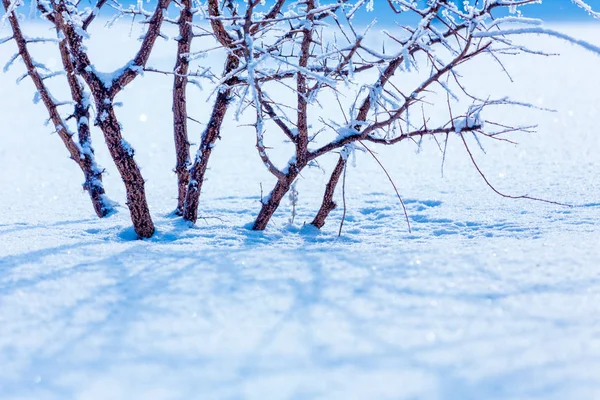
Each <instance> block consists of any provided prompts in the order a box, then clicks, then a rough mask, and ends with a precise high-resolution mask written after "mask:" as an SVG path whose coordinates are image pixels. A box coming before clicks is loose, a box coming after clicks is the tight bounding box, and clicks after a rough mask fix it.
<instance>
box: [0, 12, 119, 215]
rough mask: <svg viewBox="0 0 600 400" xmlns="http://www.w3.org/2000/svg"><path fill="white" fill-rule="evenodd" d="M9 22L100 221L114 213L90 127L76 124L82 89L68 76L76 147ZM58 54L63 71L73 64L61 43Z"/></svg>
mask: <svg viewBox="0 0 600 400" xmlns="http://www.w3.org/2000/svg"><path fill="white" fill-rule="evenodd" d="M2 3H3V6H4V9H5V10H7V11H8V8H9V7H10V2H9V1H8V0H2ZM8 20H9V23H10V25H11V28H12V31H13V38H14V40H15V42H16V44H17V47H18V52H19V55H20V57H21V59H22V60H23V63H24V64H25V67H26V68H27V72H28V74H29V77H30V78H31V80H32V81H33V84H34V85H35V88H36V89H37V91H38V93H39V95H40V99H41V100H42V103H44V106H45V107H46V109H47V110H48V114H49V116H50V120H51V121H52V123H53V125H54V127H55V128H56V132H57V134H58V136H59V137H60V138H61V140H62V141H63V143H64V145H65V147H66V148H67V150H68V151H69V154H70V156H71V159H72V160H73V161H75V162H76V163H77V164H78V165H79V167H80V168H81V170H82V172H83V175H84V176H85V183H84V184H83V188H84V189H85V190H86V191H87V192H88V194H89V196H90V199H91V200H92V205H93V207H94V211H95V212H96V215H98V217H100V218H102V217H105V216H107V215H109V214H110V213H111V212H112V211H113V209H112V205H111V202H110V200H108V198H106V196H105V191H104V186H103V184H102V171H100V170H99V169H98V167H97V166H96V163H95V159H94V151H93V149H92V145H91V139H90V135H89V126H88V125H87V124H85V126H84V124H79V121H82V122H85V120H84V119H80V118H83V117H86V116H89V113H88V110H87V108H86V107H84V106H83V89H82V87H81V86H80V85H79V82H78V81H77V78H76V77H75V76H73V75H72V74H70V73H69V70H66V72H67V79H68V80H69V86H70V87H71V94H72V97H73V101H74V102H75V104H76V106H75V112H74V116H75V118H77V124H78V134H79V135H78V136H79V146H78V145H77V144H76V143H75V141H74V140H73V136H72V133H71V132H69V129H68V127H67V124H66V123H65V121H64V120H63V119H62V117H61V116H60V114H59V112H58V109H57V105H56V103H55V102H54V100H53V98H52V96H51V95H50V92H49V91H48V88H47V87H46V85H45V83H44V80H43V78H42V77H41V75H40V74H39V73H38V71H37V68H36V66H35V62H34V61H33V59H32V57H31V54H30V53H29V50H28V49H27V40H26V39H25V37H24V36H23V32H22V31H21V27H20V25H19V21H18V20H17V17H16V14H15V13H14V12H11V13H10V14H8ZM60 50H61V56H62V57H63V65H65V68H66V67H68V66H70V67H72V64H71V63H70V61H69V60H68V58H67V63H66V64H65V58H64V57H65V55H64V51H65V50H66V44H65V43H64V41H61V42H60Z"/></svg>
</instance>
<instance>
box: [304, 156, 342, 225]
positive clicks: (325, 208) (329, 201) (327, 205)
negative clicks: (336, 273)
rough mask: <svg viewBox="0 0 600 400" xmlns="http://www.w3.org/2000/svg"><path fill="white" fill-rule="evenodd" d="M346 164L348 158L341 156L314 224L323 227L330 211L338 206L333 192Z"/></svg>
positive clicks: (326, 188)
mask: <svg viewBox="0 0 600 400" xmlns="http://www.w3.org/2000/svg"><path fill="white" fill-rule="evenodd" d="M345 166H346V160H345V159H344V158H343V157H342V156H340V158H339V159H338V162H337V164H336V165H335V168H334V169H333V172H332V173H331V176H330V177H329V182H327V185H326V186H325V194H323V202H322V203H321V208H320V209H319V212H317V215H316V216H315V219H313V221H312V222H311V224H312V225H314V226H316V227H317V228H319V229H321V228H322V227H323V225H325V220H326V219H327V217H328V216H329V213H330V212H331V211H333V210H334V209H335V208H336V206H337V205H336V204H335V202H334V201H333V194H334V193H335V187H336V186H337V184H338V182H339V180H340V177H341V176H342V172H343V171H344V167H345Z"/></svg>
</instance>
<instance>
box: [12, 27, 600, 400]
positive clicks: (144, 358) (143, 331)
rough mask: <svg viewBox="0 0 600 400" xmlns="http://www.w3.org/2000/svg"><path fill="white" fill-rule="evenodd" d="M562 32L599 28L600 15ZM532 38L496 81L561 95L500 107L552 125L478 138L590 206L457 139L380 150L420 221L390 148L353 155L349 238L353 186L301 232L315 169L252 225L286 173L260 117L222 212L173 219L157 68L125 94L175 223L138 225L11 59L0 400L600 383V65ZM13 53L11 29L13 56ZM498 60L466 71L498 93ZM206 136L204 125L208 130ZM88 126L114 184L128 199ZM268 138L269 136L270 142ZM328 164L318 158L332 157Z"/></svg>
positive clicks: (227, 163)
mask: <svg viewBox="0 0 600 400" xmlns="http://www.w3.org/2000/svg"><path fill="white" fill-rule="evenodd" d="M101 25H102V24H99V26H101ZM129 28H130V27H129V25H125V24H124V26H123V27H119V25H116V26H115V29H116V30H117V33H109V34H111V35H115V37H114V40H112V41H107V42H108V43H110V45H106V46H107V47H108V48H102V45H101V44H100V43H95V42H94V35H92V36H91V39H90V44H89V47H90V51H91V52H92V55H91V56H92V58H93V59H96V60H101V61H99V63H100V64H102V65H98V66H97V68H99V69H101V70H114V69H116V68H118V67H119V65H124V63H125V62H126V61H127V57H129V56H130V54H131V53H132V50H133V49H135V46H137V45H138V44H137V42H136V41H135V35H131V38H127V33H125V34H123V35H120V34H119V32H118V29H121V32H128V31H129ZM554 28H556V30H559V31H564V32H567V33H569V34H570V35H572V36H574V37H582V38H585V39H586V40H588V41H590V42H592V43H594V44H595V45H600V42H599V41H598V38H600V29H599V28H597V27H592V26H589V27H579V28H574V27H571V28H568V27H554ZM34 31H35V29H34ZM113 32H114V31H113ZM40 34H43V32H41V33H40ZM105 34H106V33H105ZM0 36H2V37H3V36H6V33H5V32H0ZM522 40H530V41H531V43H537V44H540V43H541V47H543V48H544V49H546V50H547V51H551V52H560V53H562V54H563V55H562V56H561V57H554V58H539V57H534V56H531V57H530V56H526V57H524V58H522V59H517V58H512V59H511V58H509V59H508V61H507V62H506V67H507V69H509V70H510V72H511V74H512V77H513V79H514V80H515V82H516V83H515V84H513V85H511V84H510V81H509V80H508V79H503V78H499V79H495V80H494V81H493V82H492V87H491V91H492V92H494V93H495V94H497V95H510V97H511V98H515V99H519V100H523V101H525V102H531V103H534V104H536V105H538V106H540V107H546V108H551V109H556V110H558V111H557V112H556V113H549V112H543V111H539V110H535V109H531V108H526V109H525V108H514V109H510V110H507V109H502V110H497V111H494V112H497V113H498V114H497V115H496V116H495V117H498V116H500V117H503V118H506V119H507V120H510V121H517V122H519V123H537V124H538V125H539V126H538V133H536V134H530V135H525V134H522V135H515V137H514V139H515V140H518V141H519V142H520V145H519V146H513V145H511V144H507V143H501V142H490V141H487V142H484V143H483V146H484V147H485V151H486V154H483V153H482V152H479V151H478V147H477V146H472V149H477V151H476V152H475V156H476V157H477V159H478V161H479V162H480V166H481V167H482V169H483V170H484V171H485V172H486V173H487V175H488V177H489V178H490V179H491V180H492V181H493V182H494V183H495V184H496V185H497V186H498V187H499V188H501V189H502V190H503V191H505V192H509V193H512V194H525V193H527V194H528V195H531V196H538V197H544V198H549V199H552V200H556V201H561V202H568V203H573V204H576V205H577V207H574V208H566V207H559V206H554V205H548V204H540V203H533V202H527V201H520V200H509V199H503V198H501V197H499V196H497V195H495V194H494V193H492V192H491V190H489V189H488V188H487V187H486V186H485V185H484V183H483V182H482V181H481V179H480V178H479V177H478V175H477V173H476V171H475V170H474V168H473V167H472V165H470V161H469V160H468V159H467V158H468V157H467V156H466V154H465V151H464V148H463V147H461V144H460V142H459V140H454V139H456V135H450V141H449V142H448V148H447V154H446V157H445V165H444V176H443V177H442V176H441V175H442V174H441V172H440V168H441V160H442V156H441V155H440V152H439V149H438V147H437V145H436V144H435V142H430V141H425V142H424V143H422V144H421V147H420V148H419V149H418V151H417V148H416V147H415V145H414V144H412V143H408V142H407V143H406V145H404V143H403V144H402V145H400V146H397V147H394V148H390V149H379V148H377V151H378V156H379V157H380V159H381V161H382V163H383V164H384V165H385V166H386V167H387V168H388V170H389V172H390V174H391V176H392V177H393V178H394V180H395V182H396V184H397V186H398V189H399V191H400V193H401V194H402V195H403V198H404V201H405V203H406V205H407V209H408V212H409V217H410V221H411V225H412V233H409V232H408V230H407V228H406V225H405V223H404V216H403V214H402V209H401V207H400V206H399V204H398V200H397V199H396V198H395V195H394V191H393V189H392V187H391V186H390V185H389V182H388V181H387V178H386V177H385V176H384V175H383V174H382V172H381V171H380V169H379V166H378V165H377V163H376V162H375V161H374V160H373V159H372V158H370V156H369V155H368V154H365V153H364V152H355V153H353V154H354V157H356V168H349V169H348V172H347V182H346V200H347V206H348V210H347V218H346V221H345V223H344V230H343V232H342V235H341V237H339V238H338V237H337V231H338V227H339V222H340V219H341V215H342V209H341V193H339V192H338V194H337V195H336V201H337V202H338V204H340V207H338V209H336V210H334V211H333V212H332V214H331V217H330V219H329V220H328V223H327V225H326V226H325V227H324V228H323V230H322V231H321V232H318V231H316V230H314V229H309V228H306V227H303V226H302V224H303V222H305V221H306V222H308V221H310V220H311V218H312V217H313V216H314V213H315V212H316V210H317V209H318V206H319V202H320V199H321V196H322V192H323V190H324V185H325V182H326V178H327V176H326V175H323V174H322V172H321V171H320V170H319V169H318V168H312V169H309V170H307V171H306V173H305V175H304V179H300V180H299V181H298V183H297V190H298V195H297V198H296V199H295V200H294V201H295V203H296V207H295V213H296V214H295V218H294V221H295V225H290V224H289V222H288V221H289V219H290V218H289V217H290V215H291V212H292V211H291V210H292V205H291V204H289V203H284V204H283V205H282V207H281V209H280V210H279V211H278V213H277V214H276V216H275V218H274V220H273V224H272V226H270V227H269V228H268V229H267V231H266V232H264V233H256V232H252V231H250V230H249V229H248V228H247V225H246V224H247V223H249V222H251V221H252V219H253V217H254V216H255V215H256V214H257V212H258V210H259V208H260V198H261V197H260V195H261V186H260V185H261V183H262V186H263V188H264V195H266V194H267V193H268V191H269V190H270V188H271V187H272V185H273V183H274V182H273V178H272V177H271V176H270V174H269V173H268V172H267V171H266V170H265V168H264V166H263V165H262V163H261V161H260V159H259V157H258V156H256V155H251V156H250V157H248V156H247V155H246V154H247V149H253V146H254V141H255V136H254V132H253V130H252V128H239V127H238V124H243V123H245V122H248V121H243V120H241V121H240V122H237V121H235V119H234V118H233V115H231V117H230V118H226V123H225V129H224V134H223V136H222V140H221V141H219V142H218V143H217V146H216V147H215V150H214V156H213V157H214V158H213V159H212V160H211V169H210V171H209V174H208V180H207V181H206V182H205V184H204V186H203V191H204V192H203V196H202V198H201V202H200V215H201V216H202V217H205V219H202V218H201V219H200V220H199V222H198V224H197V226H196V227H192V228H189V227H188V226H187V225H186V224H184V223H183V222H181V221H180V220H179V219H177V218H175V217H173V216H172V215H171V211H172V210H173V208H174V206H175V199H174V196H175V193H176V179H175V177H174V174H173V173H172V168H173V164H174V158H175V157H174V154H173V144H172V137H171V135H170V132H171V117H170V115H169V111H170V109H171V105H170V103H169V99H170V96H165V95H164V93H168V91H169V90H170V88H171V87H172V82H171V81H170V79H169V78H168V77H164V76H161V75H157V74H149V73H148V74H145V75H144V76H143V77H140V79H141V81H143V85H140V84H139V83H138V82H135V83H134V84H133V87H132V88H131V89H129V88H128V89H127V90H126V91H124V92H123V94H122V95H121V98H120V100H122V101H123V108H121V109H119V110H118V111H117V113H118V116H119V117H120V118H121V122H122V124H123V127H124V130H123V132H124V136H125V138H126V140H127V141H128V142H129V143H131V145H132V147H133V148H135V149H136V154H135V156H136V159H137V160H138V162H139V163H140V164H141V166H142V172H143V174H144V178H145V179H146V180H147V184H146V191H147V193H148V197H149V202H150V205H151V209H152V212H153V215H154V216H155V222H156V223H157V228H158V232H157V235H156V236H155V237H154V238H153V239H150V240H147V241H136V240H134V237H135V234H134V232H133V230H132V229H131V227H130V221H129V217H128V215H127V210H126V208H125V207H121V208H120V212H119V213H118V214H116V215H114V216H111V217H110V218H108V219H105V220H98V219H96V218H94V217H93V212H92V209H91V205H90V203H89V200H88V197H87V195H86V194H85V193H83V192H82V191H81V189H80V181H81V180H82V176H81V173H80V171H79V170H78V169H77V167H76V166H75V165H74V163H73V162H72V161H71V160H69V159H68V157H67V153H66V151H65V150H64V148H63V147H62V144H61V143H60V140H59V138H58V137H57V136H56V135H51V134H50V131H51V128H49V127H45V126H44V120H45V119H46V118H47V117H46V116H45V114H44V113H45V110H44V109H43V107H42V106H41V105H40V104H38V105H35V104H32V102H31V98H32V94H33V86H32V85H31V83H30V82H29V81H28V80H27V79H25V80H23V81H22V82H21V84H20V85H19V86H17V85H16V83H15V79H16V77H18V76H20V75H21V74H22V72H23V71H21V70H20V68H21V66H20V65H19V64H18V63H16V65H15V66H13V68H11V70H9V71H8V72H7V73H6V74H4V75H1V76H0V118H1V121H2V134H1V135H0V171H2V172H1V173H0V367H1V371H2V373H1V374H0V398H2V399H36V400H45V399H66V398H74V399H86V400H90V399H98V400H100V399H102V400H105V399H132V398H139V399H142V398H143V399H193V398H202V399H266V398H268V399H366V398H369V399H461V400H462V399H597V398H600V372H599V371H600V325H599V324H598V321H600V250H599V249H600V234H599V233H600V231H599V228H598V226H599V221H600V181H599V180H598V171H599V170H600V159H599V158H598V154H600V135H598V113H599V110H600V90H599V88H600V76H598V74H597V70H598V65H599V63H600V60H599V59H598V58H597V57H595V56H594V55H593V54H591V53H589V52H585V51H583V50H580V49H577V48H575V47H573V46H571V45H570V44H564V43H561V42H559V41H556V40H554V39H547V38H546V39H544V38H540V37H532V38H530V37H527V36H523V38H522ZM117 44H118V45H117ZM3 46H10V44H5V45H3ZM109 50H110V51H109ZM120 51H122V53H123V54H122V57H121V55H120V53H119V52H120ZM169 51H170V50H169V48H168V47H165V45H164V44H162V43H159V44H158V45H157V54H156V55H155V56H154V57H153V58H152V59H151V63H150V64H151V66H153V67H156V68H161V69H169V68H171V67H172V65H171V64H172V59H171V53H170V52H169ZM94 52H96V53H94ZM11 54H12V51H6V50H5V47H3V48H2V51H1V52H0V65H4V64H5V63H6V62H7V61H8V60H9V58H10V56H11ZM101 54H111V55H113V58H108V57H105V58H99V57H98V55H101ZM36 57H38V58H39V61H40V62H44V63H47V64H51V63H50V60H51V59H52V57H56V55H55V54H50V53H44V52H43V49H41V48H38V49H37V53H36ZM214 63H215V65H219V63H220V60H219V59H216V60H215V61H214ZM484 67H485V66H481V65H473V66H472V67H471V69H469V70H468V71H464V74H467V73H471V75H472V76H471V77H470V78H469V80H472V86H473V87H476V88H477V87H484V86H483V84H484V83H485V82H486V80H487V78H486V76H484V74H483V73H482V71H484V72H485V71H488V69H487V67H485V68H484ZM500 76H501V75H500ZM150 83H151V84H150ZM488 84H489V82H488ZM478 85H480V86H478ZM482 90H483V89H482ZM486 90H487V89H486ZM210 91H211V90H210V89H209V90H206V91H205V92H198V91H192V90H190V93H191V94H190V98H189V104H190V106H191V110H193V111H192V113H191V114H192V116H193V117H194V118H195V119H198V120H200V121H207V120H208V116H209V113H210V109H209V107H207V106H206V105H207V104H210V103H212V99H207V96H208V93H209V92H210ZM56 96H57V98H61V99H65V98H68V97H67V93H66V92H65V93H61V92H60V90H59V91H58V92H57V94H56ZM444 97H445V93H444ZM496 97H498V96H496ZM230 112H231V113H233V110H231V111H230ZM141 114H144V115H147V116H148V123H146V124H142V123H140V121H139V118H138V117H139V115H141ZM486 117H487V113H486ZM242 119H243V118H242ZM471 122H472V121H465V123H471ZM201 130H202V127H197V126H194V125H192V126H190V135H191V136H190V140H191V141H192V142H198V141H199V140H198V138H199V136H200V134H201ZM93 135H94V136H93V140H94V147H95V150H96V154H97V156H98V162H99V164H101V165H103V166H107V171H108V175H106V176H105V179H104V181H105V187H106V188H107V194H108V195H109V196H110V197H111V198H113V199H116V200H118V201H119V202H120V203H121V204H123V205H124V204H125V195H124V190H123V186H122V183H121V182H120V179H119V175H118V173H117V171H116V170H115V169H114V166H113V164H112V162H111V161H110V158H109V155H108V151H107V149H106V146H105V145H104V144H103V141H102V137H101V135H100V134H99V132H98V131H97V130H95V129H94V130H93ZM273 140H274V139H271V138H269V137H268V135H267V134H266V135H265V145H266V146H269V145H270V143H269V141H273ZM14 149H26V151H14ZM192 149H193V148H192ZM251 151H252V150H251ZM417 153H418V154H417ZM281 158H282V159H281V160H279V161H280V162H281V163H282V165H284V164H285V162H286V161H287V159H288V156H287V155H286V154H284V153H282V154H281ZM335 161H336V157H335V155H332V157H331V158H327V159H324V160H320V164H321V167H323V168H325V170H327V171H331V169H332V167H333V165H334V163H335Z"/></svg>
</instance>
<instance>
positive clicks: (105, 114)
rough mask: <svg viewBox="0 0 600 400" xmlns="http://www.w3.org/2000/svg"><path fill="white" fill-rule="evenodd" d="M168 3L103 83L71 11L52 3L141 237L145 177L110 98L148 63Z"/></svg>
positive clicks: (150, 226) (146, 222)
mask: <svg viewBox="0 0 600 400" xmlns="http://www.w3.org/2000/svg"><path fill="white" fill-rule="evenodd" d="M3 1H7V0H3ZM170 2H171V0H159V1H158V4H157V6H156V9H155V11H154V13H153V14H152V17H150V18H149V20H148V31H147V32H146V35H145V36H144V39H143V40H142V44H141V46H140V48H139V50H138V52H137V53H136V55H135V57H134V58H133V60H132V61H131V63H130V64H129V65H127V67H126V68H124V69H123V71H122V72H121V74H120V75H118V76H116V77H114V78H113V80H112V82H104V81H103V80H102V79H101V78H100V77H99V76H98V74H97V72H96V71H95V70H94V68H93V66H92V63H91V61H90V59H89V57H88V54H87V50H86V48H85V46H83V44H82V37H81V35H80V34H79V32H78V31H77V30H76V29H75V27H74V26H73V24H72V22H71V21H70V19H67V20H65V18H66V17H67V16H68V17H69V18H70V14H69V10H68V8H67V6H66V4H65V3H64V1H59V2H53V3H52V6H53V10H54V12H53V15H52V19H53V22H54V24H55V25H56V27H57V29H59V30H60V31H62V32H63V33H64V35H65V37H66V40H67V42H68V44H69V50H70V55H71V56H72V58H73V63H74V64H75V69H76V72H77V74H78V75H80V76H81V77H82V78H83V79H84V80H85V82H86V83H87V85H88V86H89V87H90V89H91V91H92V95H93V96H94V101H95V103H96V112H97V119H96V124H97V125H98V126H99V127H100V129H101V130H102V133H103V134H104V139H105V141H106V144H107V145H108V149H109V151H110V154H111V156H112V159H113V161H114V162H115V165H116V167H117V170H118V171H119V174H120V175H121V178H122V180H123V183H124V184H125V190H126V193H127V207H128V208H129V211H130V214H131V221H132V223H133V227H134V230H135V232H136V233H137V235H138V236H139V237H142V238H148V237H151V236H152V235H153V234H154V223H153V222H152V218H151V216H150V210H149V208H148V202H147V200H146V193H145V189H144V179H143V177H142V174H141V172H140V169H139V167H138V165H137V163H136V162H135V159H134V158H133V155H134V151H133V149H132V148H131V147H130V145H129V144H128V143H127V142H126V141H125V140H124V139H123V137H122V134H121V126H120V124H119V122H118V120H117V117H116V115H115V112H114V105H113V100H114V98H115V96H116V95H117V94H119V93H120V91H121V90H122V89H123V88H124V87H125V86H126V85H127V84H128V83H130V82H131V81H133V80H134V79H135V78H136V77H137V76H138V75H139V74H140V71H142V70H143V68H144V67H145V65H146V63H147V62H148V59H149V57H150V53H151V52H152V48H153V47H154V44H155V42H156V39H157V38H158V36H159V35H160V28H161V26H162V22H163V20H164V16H165V12H166V9H167V7H168V6H169V4H170Z"/></svg>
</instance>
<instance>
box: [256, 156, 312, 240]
mask: <svg viewBox="0 0 600 400" xmlns="http://www.w3.org/2000/svg"><path fill="white" fill-rule="evenodd" d="M300 170H301V169H298V168H296V166H290V172H288V173H287V174H286V175H285V176H284V177H283V178H282V179H280V180H278V181H277V183H276V184H275V187H274V188H273V190H272V191H271V193H270V194H269V197H268V198H266V199H263V200H262V207H261V209H260V212H259V213H258V216H257V217H256V220H254V225H253V226H252V230H253V231H264V230H265V228H266V227H267V224H268V223H269V221H270V220H271V217H273V214H275V211H277V208H278V207H279V204H280V203H281V200H282V199H283V197H284V196H285V195H286V194H287V192H288V191H289V190H290V187H291V186H292V183H293V182H294V179H296V177H297V176H298V174H299V173H300Z"/></svg>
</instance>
